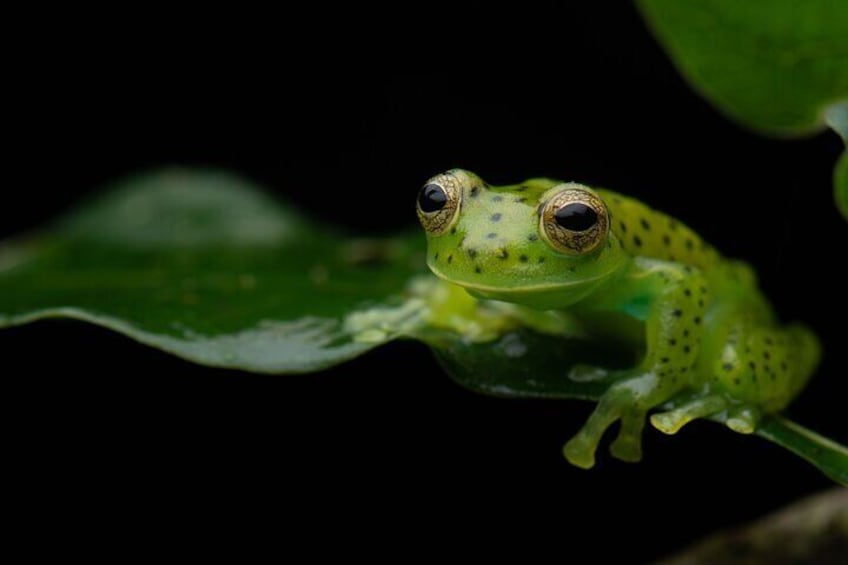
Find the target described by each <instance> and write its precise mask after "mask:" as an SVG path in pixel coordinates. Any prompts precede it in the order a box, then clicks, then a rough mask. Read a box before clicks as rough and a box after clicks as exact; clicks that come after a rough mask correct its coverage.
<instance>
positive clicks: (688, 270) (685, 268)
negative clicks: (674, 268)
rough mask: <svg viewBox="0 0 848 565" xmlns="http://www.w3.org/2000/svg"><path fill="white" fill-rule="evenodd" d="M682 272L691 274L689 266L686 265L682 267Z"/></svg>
mask: <svg viewBox="0 0 848 565" xmlns="http://www.w3.org/2000/svg"><path fill="white" fill-rule="evenodd" d="M683 270H684V271H686V272H687V273H691V272H692V267H690V266H689V265H686V266H685V267H683Z"/></svg>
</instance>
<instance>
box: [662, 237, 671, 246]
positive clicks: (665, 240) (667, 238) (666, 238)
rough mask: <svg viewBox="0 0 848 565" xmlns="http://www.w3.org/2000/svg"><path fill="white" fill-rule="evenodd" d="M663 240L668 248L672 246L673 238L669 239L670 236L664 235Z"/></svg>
mask: <svg viewBox="0 0 848 565" xmlns="http://www.w3.org/2000/svg"><path fill="white" fill-rule="evenodd" d="M662 240H663V243H664V244H665V245H666V246H669V245H671V238H670V237H668V234H665V235H663V237H662Z"/></svg>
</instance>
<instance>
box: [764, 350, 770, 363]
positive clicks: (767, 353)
mask: <svg viewBox="0 0 848 565" xmlns="http://www.w3.org/2000/svg"><path fill="white" fill-rule="evenodd" d="M763 359H765V360H766V361H768V360H769V359H771V355H770V354H769V352H768V351H763Z"/></svg>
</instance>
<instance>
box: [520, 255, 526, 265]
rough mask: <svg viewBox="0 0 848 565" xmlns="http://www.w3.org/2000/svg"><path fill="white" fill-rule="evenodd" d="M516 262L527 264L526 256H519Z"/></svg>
mask: <svg viewBox="0 0 848 565" xmlns="http://www.w3.org/2000/svg"><path fill="white" fill-rule="evenodd" d="M518 260H519V261H521V262H522V263H526V262H527V255H520V256H519V257H518Z"/></svg>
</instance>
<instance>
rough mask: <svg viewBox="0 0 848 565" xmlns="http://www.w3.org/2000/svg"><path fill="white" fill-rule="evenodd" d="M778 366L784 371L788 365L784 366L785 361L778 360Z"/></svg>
mask: <svg viewBox="0 0 848 565" xmlns="http://www.w3.org/2000/svg"><path fill="white" fill-rule="evenodd" d="M780 368H781V369H782V370H784V371H786V370H787V369H789V367H787V366H786V361H781V362H780Z"/></svg>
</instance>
